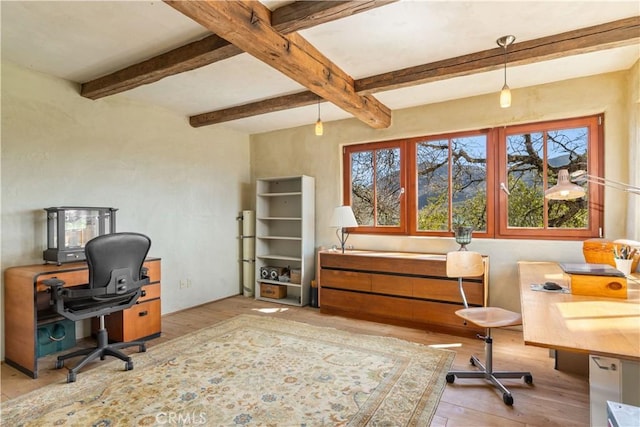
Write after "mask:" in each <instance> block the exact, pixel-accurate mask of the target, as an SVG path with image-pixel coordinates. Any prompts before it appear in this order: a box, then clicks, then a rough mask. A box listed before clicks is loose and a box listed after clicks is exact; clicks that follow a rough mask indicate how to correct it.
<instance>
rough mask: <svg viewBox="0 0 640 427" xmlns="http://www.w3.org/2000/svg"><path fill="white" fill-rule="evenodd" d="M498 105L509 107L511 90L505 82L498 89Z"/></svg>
mask: <svg viewBox="0 0 640 427" xmlns="http://www.w3.org/2000/svg"><path fill="white" fill-rule="evenodd" d="M500 107H502V108H509V107H511V90H510V89H509V86H507V84H506V83H505V85H504V86H503V87H502V90H501V91H500Z"/></svg>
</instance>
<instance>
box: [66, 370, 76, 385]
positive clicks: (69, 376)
mask: <svg viewBox="0 0 640 427" xmlns="http://www.w3.org/2000/svg"><path fill="white" fill-rule="evenodd" d="M67 382H68V383H75V382H76V373H75V372H69V373H68V374H67Z"/></svg>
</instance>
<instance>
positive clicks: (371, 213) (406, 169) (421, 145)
mask: <svg viewBox="0 0 640 427" xmlns="http://www.w3.org/2000/svg"><path fill="white" fill-rule="evenodd" d="M601 121H602V116H600V115H599V116H590V117H584V118H578V119H568V120H559V121H553V122H545V123H535V124H527V125H519V126H509V127H505V128H500V129H490V130H483V131H476V132H458V133H451V134H446V135H436V136H427V137H420V138H412V139H404V140H396V141H387V142H377V143H369V144H358V145H351V146H347V147H345V148H344V157H343V162H344V171H345V176H344V195H345V197H344V203H345V204H350V205H351V206H352V208H353V211H354V214H355V215H356V219H357V220H358V224H360V225H361V226H360V227H358V228H357V229H355V230H353V232H355V233H376V234H384V233H393V234H407V235H432V236H451V235H453V232H452V229H453V223H454V222H456V221H463V222H465V223H467V224H470V225H472V226H473V228H474V236H475V237H499V238H518V237H521V238H548V239H556V238H557V239H567V238H585V237H595V236H598V235H599V231H600V227H602V223H603V211H602V203H601V201H602V189H601V187H596V188H590V189H589V190H590V191H589V192H588V193H587V196H585V197H584V198H582V199H579V200H577V201H572V200H571V201H558V200H548V199H545V198H544V190H545V189H547V188H549V187H551V186H552V185H554V184H555V183H556V180H557V176H558V171H559V170H560V169H568V170H569V172H574V171H576V170H587V171H588V172H589V173H590V174H595V175H602V174H601V171H602V168H603V166H602V165H603V162H602V154H603V149H602V146H603V144H602V127H603V126H602V125H601Z"/></svg>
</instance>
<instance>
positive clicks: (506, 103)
mask: <svg viewBox="0 0 640 427" xmlns="http://www.w3.org/2000/svg"><path fill="white" fill-rule="evenodd" d="M514 41H516V37H515V36H511V35H509V36H502V37H500V38H499V39H498V40H496V43H498V46H500V47H502V48H503V49H504V86H502V90H501V91H500V106H501V107H502V108H509V107H511V89H509V86H507V48H508V47H509V46H510V45H511V44H513V42H514Z"/></svg>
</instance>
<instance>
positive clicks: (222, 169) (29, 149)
mask: <svg viewBox="0 0 640 427" xmlns="http://www.w3.org/2000/svg"><path fill="white" fill-rule="evenodd" d="M78 89H79V88H78V87H77V86H76V85H74V84H72V83H69V82H67V81H64V80H60V79H56V78H53V77H50V76H46V75H43V74H39V73H35V72H32V71H28V70H26V69H24V68H19V67H17V66H15V65H12V64H8V63H3V64H2V187H1V190H2V224H1V225H2V271H4V270H5V269H6V268H7V267H11V266H16V265H25V264H33V263H40V262H42V251H43V249H44V248H45V246H46V229H45V212H44V211H43V208H46V207H50V206H64V205H67V206H69V205H71V206H74V205H76V206H78V205H79V206H112V207H117V208H119V211H118V212H117V230H118V231H138V232H142V233H146V234H148V235H149V236H150V237H151V239H152V247H151V251H150V255H152V256H157V257H161V258H162V311H163V313H168V312H172V311H176V310H179V309H183V308H186V307H191V306H194V305H198V304H202V303H204V302H207V301H211V300H215V299H219V298H222V297H226V296H229V295H235V294H238V293H239V286H240V279H239V262H238V259H239V257H238V251H237V244H238V243H237V242H238V239H237V235H238V221H237V220H236V217H237V216H238V214H239V212H240V211H242V210H243V209H247V208H249V206H247V205H245V204H244V203H243V201H247V200H251V199H252V196H249V195H248V194H247V191H248V189H249V188H250V182H249V180H250V171H249V136H248V135H245V134H242V133H237V132H233V131H229V130H225V129H224V128H223V127H205V128H200V129H194V128H192V127H191V126H189V124H188V121H187V119H186V118H185V117H182V116H180V115H177V114H175V113H172V112H169V111H166V110H163V109H160V108H155V107H150V106H145V105H141V104H137V103H133V102H131V101H128V100H127V99H126V98H125V97H122V96H114V97H110V98H106V99H102V100H98V101H92V100H88V99H85V98H82V97H81V96H79V95H78ZM181 279H190V280H191V284H192V285H191V287H190V288H185V289H180V287H179V281H180V280H181ZM0 298H1V297H0ZM0 306H2V307H4V306H3V304H0ZM3 316H4V309H3ZM81 326H83V325H81ZM84 326H85V327H86V325H84ZM81 332H82V331H81ZM2 335H3V336H4V334H2ZM3 349H4V342H3ZM2 354H4V351H3V352H2Z"/></svg>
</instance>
